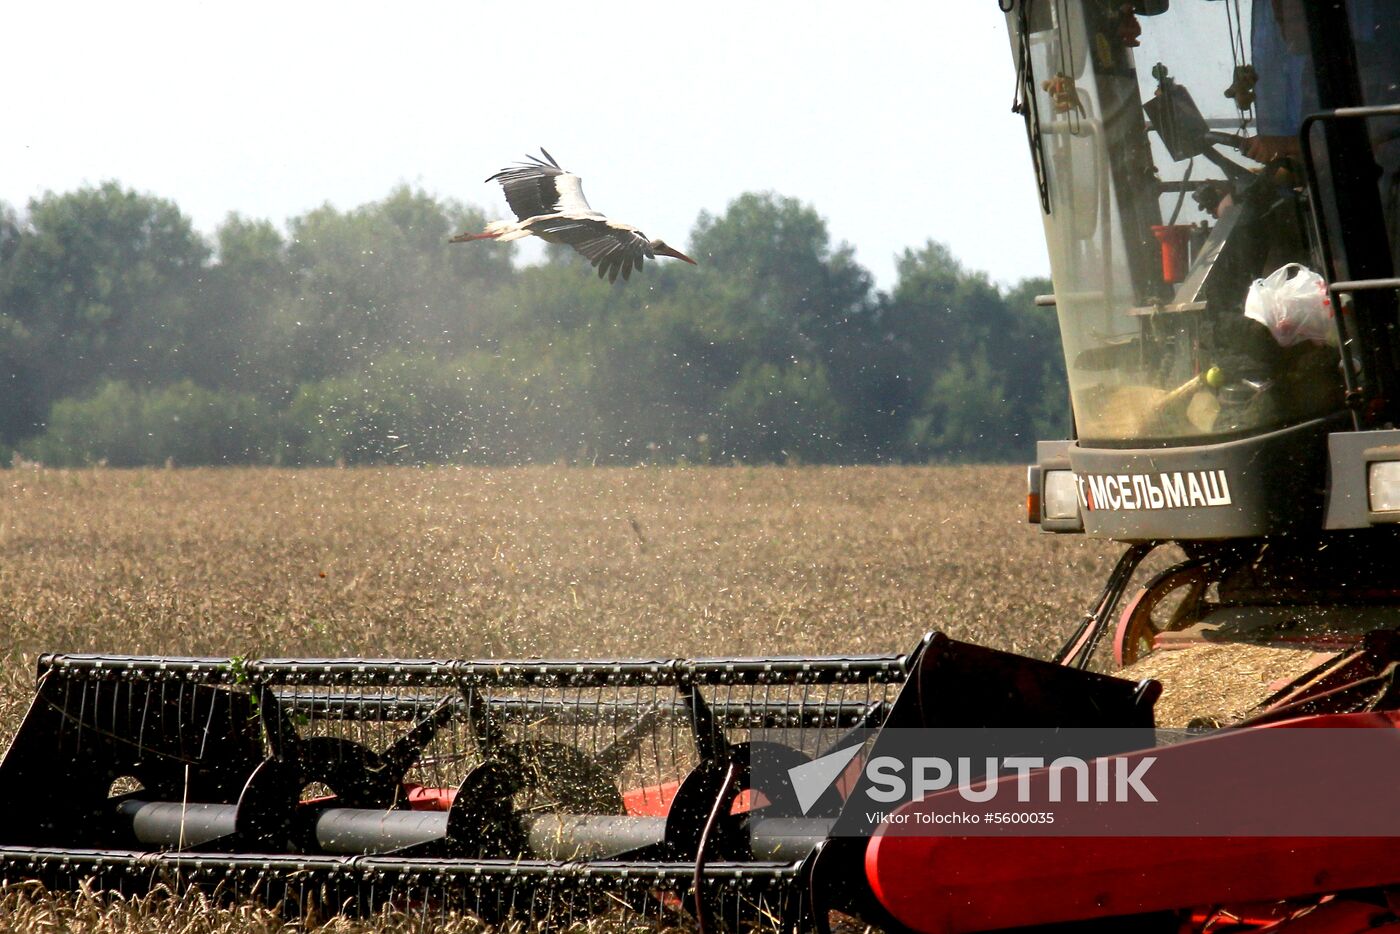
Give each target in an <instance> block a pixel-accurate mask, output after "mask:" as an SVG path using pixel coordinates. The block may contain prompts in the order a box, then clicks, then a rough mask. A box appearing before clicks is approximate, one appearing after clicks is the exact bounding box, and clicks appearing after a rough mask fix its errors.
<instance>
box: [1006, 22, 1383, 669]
mask: <svg viewBox="0 0 1400 934" xmlns="http://www.w3.org/2000/svg"><path fill="white" fill-rule="evenodd" d="M1004 6H1005V5H1004ZM1009 6H1010V10H1009V12H1008V13H1007V21H1008V24H1009V27H1010V32H1011V36H1012V52H1013V56H1014V59H1015V64H1016V71H1017V88H1018V92H1017V102H1016V106H1017V109H1018V110H1019V112H1020V113H1021V115H1022V117H1023V118H1024V120H1025V124H1026V131H1027V135H1028V138H1029V142H1030V148H1031V155H1032V161H1033V163H1034V166H1035V172H1036V181H1037V185H1038V187H1039V192H1040V198H1041V207H1042V210H1043V215H1044V225H1045V234H1046V241H1047V243H1048V245H1049V252H1050V263H1051V270H1052V275H1053V280H1054V293H1053V295H1049V296H1043V297H1041V299H1039V301H1042V302H1044V303H1046V304H1053V305H1054V306H1055V308H1056V312H1057V316H1058V319H1059V325H1060V335H1061V338H1062V342H1063V347H1064V355H1065V363H1066V370H1067V374H1068V379H1069V389H1070V396H1071V401H1072V406H1073V413H1074V420H1073V424H1074V429H1075V431H1074V433H1075V437H1074V438H1073V439H1071V440H1061V441H1043V442H1041V443H1040V444H1039V447H1038V451H1037V464H1036V465H1035V466H1034V467H1032V468H1031V471H1030V490H1029V494H1030V495H1029V497H1028V503H1029V508H1030V516H1029V518H1030V519H1031V521H1033V522H1039V523H1040V525H1041V528H1042V529H1044V530H1046V531H1051V532H1061V533H1065V532H1072V533H1083V534H1087V535H1089V536H1093V537H1097V538H1109V539H1116V540H1121V541H1126V542H1133V543H1154V542H1176V543H1180V544H1181V546H1182V547H1183V549H1184V550H1185V551H1186V554H1187V556H1188V565H1189V568H1190V569H1191V570H1190V573H1187V567H1186V566H1183V567H1179V568H1176V569H1172V572H1171V573H1169V574H1166V575H1164V576H1163V578H1162V580H1161V582H1159V583H1158V584H1157V590H1156V592H1154V593H1151V594H1149V595H1148V597H1147V599H1146V601H1145V603H1143V602H1139V604H1138V605H1137V606H1135V607H1134V608H1133V609H1136V610H1138V611H1139V615H1138V617H1137V618H1136V619H1130V618H1129V617H1130V616H1131V614H1130V613H1129V614H1125V616H1124V622H1123V625H1121V626H1120V631H1119V633H1118V642H1119V645H1118V654H1119V660H1120V661H1131V660H1132V659H1133V658H1135V657H1137V656H1138V655H1140V654H1142V652H1143V651H1144V650H1146V649H1149V648H1151V646H1152V644H1153V641H1154V640H1159V637H1161V635H1162V634H1161V632H1160V629H1161V625H1162V624H1161V623H1160V622H1159V623H1153V624H1149V623H1147V622H1146V621H1145V619H1144V617H1145V616H1147V615H1150V613H1151V609H1152V607H1154V606H1156V605H1157V604H1158V603H1160V602H1161V600H1162V599H1163V598H1164V597H1165V596H1167V594H1168V593H1170V592H1177V593H1178V594H1180V593H1183V592H1186V591H1190V596H1191V599H1189V600H1187V601H1186V602H1187V603H1189V604H1190V606H1188V607H1186V608H1185V610H1184V611H1182V612H1179V613H1176V614H1175V615H1174V617H1173V619H1172V620H1171V621H1170V623H1169V624H1168V625H1169V626H1170V628H1172V629H1177V630H1184V629H1187V628H1193V627H1199V626H1200V625H1201V624H1206V628H1207V629H1208V630H1209V631H1210V633H1211V634H1212V637H1213V638H1219V639H1228V638H1230V637H1237V638H1240V639H1243V640H1247V641H1248V640H1265V641H1267V640H1269V639H1272V638H1287V639H1315V640H1318V641H1322V642H1326V641H1335V640H1336V639H1339V638H1342V637H1343V636H1344V635H1345V633H1346V632H1348V631H1349V632H1350V633H1351V635H1352V636H1353V637H1356V636H1359V635H1360V634H1361V633H1360V631H1364V629H1365V628H1366V623H1364V622H1358V620H1365V619H1369V618H1371V613H1370V608H1373V607H1374V606H1376V605H1377V604H1384V603H1393V602H1394V601H1395V600H1396V599H1397V598H1400V591H1397V589H1396V588H1397V584H1400V577H1397V573H1396V571H1395V569H1394V567H1393V562H1392V561H1390V560H1388V553H1389V551H1390V549H1392V548H1393V547H1394V545H1395V543H1396V541H1397V540H1396V538H1395V537H1394V535H1393V532H1394V531H1395V528H1396V527H1395V523H1396V522H1397V521H1400V431H1396V430H1395V424H1396V423H1397V416H1400V395H1398V394H1397V391H1398V390H1400V387H1397V382H1396V381H1397V378H1400V373H1397V361H1400V333H1397V330H1396V326H1397V322H1400V317H1397V303H1396V295H1397V286H1400V280H1397V279H1396V259H1397V256H1400V238H1397V236H1396V231H1397V229H1398V228H1397V223H1398V220H1397V218H1398V216H1400V195H1397V192H1400V4H1397V3H1395V2H1391V0H1375V2H1351V3H1333V2H1324V3H1305V2H1303V0H1259V2H1253V3H1250V2H1239V0H1175V2H1168V0H1137V2H1134V3H1099V2H1090V0H1085V2H1069V3H1058V2H1057V3H1050V2H1045V3H1040V2H1034V0H1019V2H1015V3H1012V4H1009ZM1145 552H1146V548H1144V547H1140V548H1136V549H1132V550H1130V551H1129V553H1128V554H1129V556H1130V557H1129V560H1136V559H1137V558H1140V557H1141V556H1142V555H1143V554H1145ZM1318 555H1325V560H1322V561H1319V560H1318ZM1381 555H1385V556H1386V560H1378V556H1381ZM1122 576H1123V575H1118V577H1119V578H1121V577H1122ZM1246 576H1247V577H1248V578H1249V580H1248V581H1247V582H1246V581H1245V577H1246ZM1212 585H1214V588H1213V589H1212ZM1222 586H1223V587H1224V589H1225V595H1224V596H1223V597H1222V596H1220V595H1219V594H1217V593H1215V590H1217V589H1218V588H1220V587H1222ZM1207 589H1211V594H1210V595H1206V594H1205V591H1206V590H1207ZM1363 593H1364V594H1365V596H1364V597H1363V596H1362V594H1363ZM1106 597H1108V598H1112V599H1109V600H1107V602H1109V603H1112V602H1114V601H1115V600H1116V595H1112V594H1109V595H1106ZM1109 609H1110V610H1111V609H1112V607H1109ZM1212 616H1214V617H1215V618H1214V619H1211V617H1212ZM1125 630H1133V631H1125ZM1358 630H1360V631H1358ZM1166 638H1168V639H1170V638H1171V636H1167V637H1166ZM1144 640H1145V641H1144ZM1159 641H1160V640H1159ZM1125 642H1126V643H1127V644H1126V645H1125V644H1124V643H1125ZM1084 648H1088V646H1087V645H1086V646H1084Z"/></svg>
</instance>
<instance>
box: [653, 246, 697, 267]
mask: <svg viewBox="0 0 1400 934" xmlns="http://www.w3.org/2000/svg"><path fill="white" fill-rule="evenodd" d="M656 252H657V253H658V254H660V255H661V256H671V257H674V258H676V259H683V260H685V261H686V262H687V263H689V264H690V265H692V266H699V265H700V264H699V263H697V262H696V261H695V260H693V259H691V258H690V257H689V256H686V255H685V254H684V253H682V252H681V251H680V250H678V249H676V248H675V247H671V246H667V245H666V244H664V243H663V244H661V245H660V246H659V247H657V248H656Z"/></svg>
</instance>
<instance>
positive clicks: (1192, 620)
mask: <svg viewBox="0 0 1400 934" xmlns="http://www.w3.org/2000/svg"><path fill="white" fill-rule="evenodd" d="M1002 9H1003V10H1005V11H1007V17H1008V22H1009V24H1010V32H1011V36H1012V52H1013V58H1014V62H1015V71H1016V75H1017V87H1018V96H1017V107H1018V109H1019V111H1020V113H1021V114H1022V116H1023V117H1024V119H1025V123H1026V129H1027V132H1028V136H1029V140H1030V148H1031V154H1032V158H1033V163H1034V166H1035V171H1036V180H1037V183H1038V187H1039V191H1040V197H1041V207H1042V208H1043V210H1044V219H1045V230H1046V235H1047V240H1048V242H1049V246H1050V257H1051V266H1052V270H1053V275H1054V286H1055V290H1054V295H1053V296H1049V297H1047V298H1046V301H1047V302H1053V303H1054V305H1055V307H1056V309H1057V313H1058V316H1059V321H1060V327H1061V332H1062V337H1063V343H1064V348H1065V359H1066V363H1067V366H1068V372H1069V383H1070V392H1071V395H1072V403H1073V411H1074V416H1075V425H1076V435H1077V437H1076V438H1074V439H1073V440H1066V441H1057V442H1043V443H1042V444H1041V445H1040V448H1039V463H1038V464H1037V466H1036V467H1034V468H1032V470H1031V481H1032V482H1031V490H1030V492H1031V497H1030V502H1031V507H1032V509H1031V511H1032V518H1033V519H1035V520H1037V521H1039V522H1040V525H1041V528H1042V529H1044V530H1047V531H1055V532H1081V533H1084V534H1087V535H1090V536H1096V537H1100V538H1108V539H1115V540H1121V541H1123V542H1126V543H1128V548H1127V549H1126V552H1125V553H1124V555H1123V557H1122V559H1121V560H1120V561H1119V563H1118V567H1117V568H1116V569H1115V570H1114V572H1113V574H1112V575H1111V577H1110V580H1109V582H1108V584H1107V586H1106V587H1105V589H1104V591H1103V594H1102V595H1101V596H1100V598H1099V600H1098V602H1097V603H1096V604H1095V605H1094V607H1093V609H1092V611H1091V612H1090V613H1089V614H1087V615H1086V616H1085V618H1084V619H1083V621H1082V622H1081V624H1080V626H1079V628H1078V630H1077V631H1076V632H1075V633H1074V634H1073V635H1072V637H1071V638H1070V639H1069V641H1068V642H1067V643H1066V644H1065V646H1064V648H1063V649H1062V650H1061V651H1060V652H1059V654H1058V656H1057V657H1055V658H1053V659H1039V658H1030V657H1026V656H1022V655H1018V654H1015V653H1011V652H1005V651H999V650H996V649H993V648H988V647H983V646H977V645H971V644H967V643H963V642H959V641H957V640H954V639H951V638H949V637H947V636H946V635H943V634H940V633H937V632H933V633H930V634H928V635H927V636H925V637H924V638H923V639H922V640H920V641H919V642H918V644H917V645H915V646H913V647H912V648H910V650H909V651H907V652H903V653H898V654H883V655H836V656H826V657H765V658H709V659H680V658H658V659H589V660H577V659H561V660H544V659H516V660H510V659H500V658H491V659H363V658H264V659H247V658H202V657H188V658H174V657H167V656H150V657H147V656H139V657H138V656H124V655H90V654H83V655H76V654H51V655H45V656H43V657H41V658H40V659H39V662H38V672H37V679H36V688H35V695H34V699H33V702H32V704H31V706H30V708H29V710H28V712H27V714H26V715H25V717H24V720H23V722H22V723H21V724H20V726H19V728H18V731H17V732H16V734H15V737H14V739H13V742H12V743H11V745H10V748H9V749H8V750H7V751H6V753H5V755H4V758H3V759H2V760H0V800H4V801H6V802H7V803H10V804H11V806H10V807H9V808H7V809H6V810H5V811H4V812H3V813H2V814H0V883H7V882H18V881H24V882H25V883H26V884H31V883H32V882H33V881H35V880H37V881H39V882H42V883H43V884H45V885H47V886H49V887H52V888H70V889H76V888H84V887H85V888H88V889H90V890H92V891H102V892H107V891H117V892H127V893H138V892H146V891H149V890H151V889H152V888H155V887H158V886H166V887H169V888H171V889H173V890H177V891H178V890H185V889H190V888H198V889H201V890H203V891H206V892H208V893H211V895H212V896H214V897H219V898H249V899H261V900H265V901H269V902H272V903H274V904H277V905H280V906H281V907H282V908H283V909H284V910H285V911H287V912H288V913H297V912H300V913H302V914H304V915H318V916H320V915H325V914H329V913H337V912H340V913H358V914H364V913H367V912H374V911H377V910H381V909H389V910H393V911H397V912H399V913H401V914H405V915H413V916H417V917H420V918H421V919H422V922H423V924H424V926H426V927H431V926H433V925H434V924H437V923H438V922H439V921H441V920H444V919H447V918H449V917H450V916H459V915H470V916H475V917H476V918H478V919H481V920H483V921H485V922H488V923H494V922H508V921H526V922H529V923H531V924H535V925H538V926H542V927H555V928H562V927H570V926H573V925H574V924H575V923H576V922H581V921H583V920H585V919H596V918H599V917H602V918H603V920H604V926H605V927H611V926H613V925H609V924H607V921H608V920H609V919H612V920H616V921H618V923H617V924H616V925H615V926H616V927H618V928H622V927H628V928H629V929H630V928H631V926H632V921H633V920H634V919H635V918H636V917H637V916H640V917H642V918H644V919H645V920H647V921H649V922H652V923H653V924H655V925H658V926H663V927H677V926H679V927H684V928H685V929H692V928H693V929H698V930H700V931H701V934H704V932H705V931H715V930H719V929H721V928H723V929H727V930H753V929H756V928H767V929H777V930H783V931H795V930H812V931H827V930H830V921H831V919H832V916H833V915H834V914H835V915H837V916H838V917H839V916H840V915H845V916H854V917H855V918H858V919H860V921H862V922H863V923H865V924H869V925H874V926H878V927H881V928H884V929H887V930H891V931H918V932H924V934H948V932H961V931H985V930H1002V929H1022V930H1026V929H1035V928H1041V929H1046V930H1048V929H1051V928H1053V929H1054V930H1056V931H1061V932H1063V931H1091V930H1093V931H1103V930H1124V929H1132V930H1150V931H1164V932H1165V931H1172V932H1183V931H1199V932H1206V931H1214V932H1223V931H1230V932H1244V931H1263V930H1268V931H1269V932H1271V934H1302V932H1305V931H1309V932H1316V931H1327V932H1335V934H1340V932H1343V931H1348V932H1350V931H1362V930H1371V929H1375V928H1379V927H1381V926H1392V928H1393V926H1394V925H1400V910H1397V906H1400V812H1397V810H1396V809H1395V808H1394V806H1393V801H1392V798H1393V791H1392V790H1391V786H1392V785H1393V776H1394V774H1396V771H1397V770H1400V743H1396V742H1394V737H1395V736H1397V735H1400V734H1397V733H1396V727H1397V726H1400V635H1397V633H1396V632H1395V631H1394V630H1395V627H1396V620H1397V607H1400V562H1396V561H1395V559H1394V556H1395V554H1396V553H1397V552H1396V551H1395V547H1394V546H1395V544H1396V537H1395V535H1394V534H1393V533H1394V532H1395V531H1396V530H1400V429H1396V428H1395V427H1394V424H1395V422H1396V416H1397V409H1400V397H1397V389H1400V386H1397V382H1396V380H1397V378H1398V377H1397V354H1398V353H1400V334H1397V326H1400V318H1397V312H1396V307H1397V306H1396V292H1397V287H1400V279H1397V278H1396V277H1395V255H1394V254H1395V246H1396V243H1397V239H1396V236H1395V231H1396V220H1397V204H1396V197H1397V171H1400V92H1397V84H1400V67H1397V60H1400V0H1350V2H1345V3H1343V2H1338V0H1319V2H1307V3H1304V2H1302V0H1260V2H1257V3H1253V4H1251V3H1249V2H1248V0H1174V2H1171V3H1168V0H1134V2H1122V0H1003V2H1002ZM988 15H992V14H991V12H990V9H989V10H988ZM1162 543H1176V544H1178V545H1180V547H1181V548H1182V550H1184V552H1185V560H1184V561H1182V562H1180V563H1178V564H1175V565H1173V566H1171V567H1168V568H1166V569H1165V570H1163V571H1162V572H1161V573H1159V574H1157V575H1156V576H1155V577H1154V578H1152V580H1151V581H1150V582H1149V583H1148V585H1147V586H1146V587H1145V588H1144V589H1143V590H1142V591H1141V592H1140V593H1139V594H1138V595H1137V596H1136V597H1135V598H1133V599H1132V600H1130V601H1128V602H1127V605H1126V607H1124V608H1123V611H1122V614H1121V616H1120V615H1119V614H1118V604H1119V603H1120V602H1122V600H1121V598H1122V597H1123V596H1124V594H1125V593H1126V592H1127V588H1128V586H1129V583H1130V581H1131V580H1132V579H1133V576H1134V571H1135V569H1136V568H1137V566H1138V564H1139V563H1140V562H1141V560H1142V559H1143V558H1144V557H1145V556H1146V555H1147V554H1148V553H1149V552H1150V551H1151V550H1152V549H1153V548H1154V547H1155V546H1156V545H1158V544H1162ZM1114 620H1117V623H1118V628H1117V635H1116V638H1115V646H1114V647H1115V650H1116V654H1117V656H1118V660H1119V661H1120V662H1123V663H1128V662H1132V661H1134V660H1135V659H1138V658H1139V657H1140V656H1143V655H1144V654H1148V653H1150V652H1151V651H1152V650H1153V649H1156V648H1159V647H1161V646H1162V645H1163V643H1165V642H1167V641H1170V640H1172V639H1182V638H1189V639H1201V640H1207V641H1234V642H1249V641H1255V642H1264V643H1269V644H1273V643H1278V642H1283V643H1291V644H1302V645H1305V646H1310V647H1320V648H1325V649H1326V650H1327V652H1328V653H1330V654H1328V655H1327V656H1326V658H1324V659H1321V660H1318V661H1312V660H1311V659H1312V658H1313V657H1314V655H1313V653H1312V652H1303V653H1300V654H1301V655H1303V656H1304V657H1305V658H1307V659H1309V661H1308V664H1307V666H1306V667H1305V668H1304V669H1302V672H1303V673H1302V674H1298V675H1296V676H1295V677H1292V679H1291V680H1287V681H1286V682H1285V683H1281V684H1279V685H1278V686H1277V687H1274V688H1271V690H1272V693H1271V694H1270V695H1269V696H1268V697H1265V698H1261V699H1259V700H1258V702H1257V703H1255V704H1253V705H1252V706H1251V707H1249V708H1248V709H1246V710H1243V711H1242V712H1240V713H1239V714H1238V715H1237V716H1234V717H1232V718H1229V719H1217V720H1215V721H1213V722H1197V723H1190V724H1183V726H1184V729H1182V730H1178V731H1176V732H1174V733H1171V734H1167V733H1166V732H1164V731H1161V730H1159V729H1158V727H1160V726H1161V725H1162V718H1161V716H1160V713H1161V710H1162V704H1163V698H1164V697H1165V695H1164V694H1163V692H1162V684H1161V683H1160V682H1159V681H1158V680H1155V679H1154V678H1152V677H1149V676H1146V675H1143V674H1141V673H1135V674H1133V675H1132V676H1131V677H1127V676H1119V675H1113V674H1107V673H1103V672H1100V671H1095V670H1086V669H1088V668H1089V667H1090V666H1089V663H1090V660H1091V658H1093V657H1096V656H1095V649H1096V648H1097V647H1099V646H1101V645H1102V643H1103V638H1104V637H1105V636H1106V635H1107V634H1108V633H1109V632H1110V631H1112V623H1113V622H1114ZM930 624H931V625H935V626H936V625H937V624H938V621H937V620H930ZM1167 654H1168V653H1161V655H1159V656H1158V658H1159V659H1160V658H1161V657H1162V656H1165V655H1167ZM1148 661H1149V662H1150V661H1151V660H1150V659H1149V660H1148ZM1120 674H1121V673H1120ZM1290 725H1292V726H1303V727H1307V729H1300V730H1289V729H1287V727H1289V726H1290ZM1317 727H1346V728H1357V729H1317ZM1299 734H1301V735H1302V737H1304V738H1299ZM1358 734H1359V735H1360V736H1361V738H1360V739H1359V740H1358V739H1355V737H1356V736H1357V735H1358ZM1349 737H1350V738H1351V741H1352V743H1353V744H1352V745H1347V742H1348V738H1349ZM1290 743H1291V744H1292V745H1290ZM1357 743H1359V744H1360V745H1356V744H1357ZM973 750H976V751H977V754H976V755H972V754H971V753H972V752H973ZM960 751H961V754H960ZM1348 757H1350V758H1348ZM1300 759H1301V764H1300ZM1318 761H1327V762H1328V763H1329V768H1328V769H1325V770H1324V769H1319V768H1316V767H1314V764H1315V763H1316V762H1318ZM1348 762H1349V763H1350V764H1351V765H1352V766H1354V767H1351V768H1347V767H1345V765H1346V763H1348ZM1358 763H1360V764H1359V765H1358ZM1149 770H1151V771H1149ZM1149 775H1150V777H1149V778H1147V779H1146V780H1144V779H1145V777H1147V776H1149ZM1091 776H1092V779H1091ZM1071 796H1073V799H1074V800H1073V801H1072V802H1071V801H1070V797H1071ZM1159 802H1160V806H1159ZM1074 805H1078V806H1074ZM1118 805H1123V807H1124V808H1125V809H1126V810H1115V808H1116V807H1117V806H1118ZM1123 813H1126V814H1128V815H1130V816H1133V815H1136V818H1140V819H1141V820H1142V821H1145V823H1133V822H1132V821H1131V820H1129V821H1128V822H1126V823H1125V822H1122V821H1121V820H1120V819H1119V818H1117V817H1116V816H1115V815H1117V814H1123ZM1144 828H1155V829H1147V830H1145V829H1144ZM1284 835H1286V836H1287V839H1286V840H1280V837H1281V836H1284ZM1148 838H1150V839H1148ZM588 929H590V930H592V929H593V928H592V927H591V926H590V927H589V928H588Z"/></svg>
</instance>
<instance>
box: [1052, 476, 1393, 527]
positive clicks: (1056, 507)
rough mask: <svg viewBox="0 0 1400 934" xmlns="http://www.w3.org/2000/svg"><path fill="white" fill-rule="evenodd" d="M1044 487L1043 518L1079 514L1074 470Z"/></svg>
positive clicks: (1065, 517) (1062, 517) (1067, 517)
mask: <svg viewBox="0 0 1400 934" xmlns="http://www.w3.org/2000/svg"><path fill="white" fill-rule="evenodd" d="M1044 489H1045V493H1044V496H1043V498H1042V500H1041V502H1043V503H1044V504H1045V507H1044V508H1045V518H1047V519H1073V518H1074V517H1075V516H1077V515H1079V491H1078V489H1077V488H1076V486H1075V483H1074V471H1072V470H1047V471H1045V487H1044ZM1397 492H1400V484H1398V485H1397Z"/></svg>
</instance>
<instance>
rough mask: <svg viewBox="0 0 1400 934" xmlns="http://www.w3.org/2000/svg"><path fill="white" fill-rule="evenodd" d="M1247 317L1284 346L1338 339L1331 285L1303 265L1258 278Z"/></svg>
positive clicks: (1247, 302) (1246, 307) (1246, 305)
mask: <svg viewBox="0 0 1400 934" xmlns="http://www.w3.org/2000/svg"><path fill="white" fill-rule="evenodd" d="M1295 271H1296V272H1297V275H1293V273H1294V272H1295ZM1290 277H1291V278H1290ZM1244 316H1245V317H1246V318H1251V319H1253V320H1255V321H1258V322H1259V323H1260V324H1262V325H1264V326H1265V327H1266V328H1268V329H1269V333H1270V334H1272V335H1273V336H1274V340H1276V341H1278V342H1279V345H1280V346H1282V347H1292V346H1293V345H1294V344H1297V343H1300V342H1302V341H1313V342H1314V343H1317V344H1325V343H1327V342H1328V341H1331V340H1334V339H1335V336H1336V332H1335V331H1334V330H1333V327H1332V297H1331V296H1330V295H1328V294H1327V283H1326V282H1324V281H1323V280H1322V277H1321V276H1319V275H1318V274H1317V273H1315V272H1313V271H1312V270H1311V269H1309V268H1308V267H1306V266H1304V265H1303V264H1301V263H1289V264H1288V265H1287V266H1283V267H1280V268H1279V269H1276V270H1274V271H1273V272H1272V273H1270V274H1269V276H1268V277H1267V278H1264V279H1255V280H1254V284H1253V285H1251V286H1250V287H1249V294H1248V295H1247V296H1245V300H1244Z"/></svg>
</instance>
